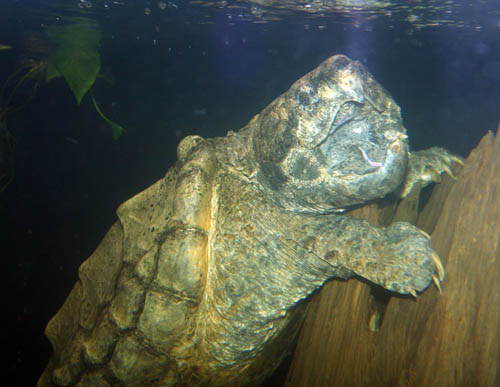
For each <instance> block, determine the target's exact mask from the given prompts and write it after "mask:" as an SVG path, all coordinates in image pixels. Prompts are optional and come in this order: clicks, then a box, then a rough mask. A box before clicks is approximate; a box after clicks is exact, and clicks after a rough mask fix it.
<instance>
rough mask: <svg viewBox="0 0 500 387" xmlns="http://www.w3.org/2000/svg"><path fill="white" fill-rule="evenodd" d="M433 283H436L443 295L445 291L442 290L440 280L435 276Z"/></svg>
mask: <svg viewBox="0 0 500 387" xmlns="http://www.w3.org/2000/svg"><path fill="white" fill-rule="evenodd" d="M432 281H433V282H434V285H436V288H437V289H438V290H439V294H443V291H442V290H441V284H440V283H439V280H438V279H437V277H436V276H435V275H433V276H432Z"/></svg>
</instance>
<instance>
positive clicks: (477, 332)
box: [285, 128, 500, 386]
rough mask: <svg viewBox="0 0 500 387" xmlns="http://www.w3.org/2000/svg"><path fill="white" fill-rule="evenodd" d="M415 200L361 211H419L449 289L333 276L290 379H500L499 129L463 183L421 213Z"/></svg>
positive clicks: (318, 382) (408, 382) (314, 382)
mask: <svg viewBox="0 0 500 387" xmlns="http://www.w3.org/2000/svg"><path fill="white" fill-rule="evenodd" d="M499 132H500V128H499ZM412 201H413V202H412ZM415 201H416V202H418V197H417V198H415V197H413V198H410V199H409V201H407V202H406V203H407V204H406V205H405V204H402V205H400V206H399V207H398V210H397V211H396V212H394V208H393V207H385V208H382V209H381V208H377V207H376V206H374V205H372V206H369V207H368V208H363V209H360V210H357V211H356V212H355V213H354V214H353V216H361V217H364V218H366V219H368V220H369V221H371V222H373V224H378V225H384V224H387V223H388V222H389V221H390V220H391V219H399V220H401V219H409V220H412V219H413V220H415V219H417V226H418V227H420V228H421V229H423V230H425V231H427V232H428V233H431V234H432V245H433V247H434V249H435V250H436V251H437V253H438V254H439V256H440V257H441V260H442V262H443V264H444V265H445V269H446V278H445V281H444V282H443V283H442V290H443V294H442V295H439V292H438V291H437V289H436V288H435V287H431V288H429V289H428V290H427V291H425V292H424V293H423V294H422V295H420V296H419V297H418V298H417V299H414V298H412V297H394V296H393V295H390V294H389V293H386V292H384V291H381V290H380V289H378V288H377V287H374V286H370V285H369V284H366V283H363V282H360V281H358V280H356V279H351V280H349V281H347V282H345V281H331V282H329V283H328V284H326V285H325V286H324V287H323V289H322V290H321V291H320V292H319V294H317V295H316V296H315V297H314V298H313V300H312V301H311V303H310V305H309V310H308V315H307V318H306V321H305V323H304V327H303V329H302V332H301V335H300V338H299V341H298V344H297V348H296V351H295V354H294V357H293V360H292V365H291V367H290V369H289V372H288V375H287V379H286V383H285V385H286V386H500V138H499V134H498V133H497V136H496V137H495V136H494V135H493V134H492V133H491V132H490V133H489V134H487V135H486V136H485V137H484V138H483V139H482V141H481V143H480V144H479V145H478V146H477V148H476V149H474V150H473V151H472V152H471V154H470V155H469V157H468V158H467V160H466V162H465V166H464V167H463V168H462V169H461V171H460V173H459V174H458V180H457V181H456V182H454V181H453V180H451V179H444V180H443V182H442V183H441V184H439V185H437V186H436V188H435V189H434V190H433V192H432V195H431V198H430V199H429V201H428V202H427V203H426V205H425V207H424V208H423V210H422V211H420V212H419V214H418V217H416V216H415V213H414V212H412V211H416V206H415ZM388 214H389V215H388Z"/></svg>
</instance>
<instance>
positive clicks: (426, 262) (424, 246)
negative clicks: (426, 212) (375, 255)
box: [381, 222, 445, 297]
mask: <svg viewBox="0 0 500 387" xmlns="http://www.w3.org/2000/svg"><path fill="white" fill-rule="evenodd" d="M386 230H387V238H388V241H389V244H388V245H387V252H386V254H387V257H392V258H391V259H388V261H389V262H387V269H386V270H387V271H386V272H385V275H384V277H385V278H384V281H383V282H384V283H383V284H381V285H382V286H384V287H385V288H386V289H388V290H391V291H394V292H397V293H400V294H411V295H413V296H414V297H416V296H417V292H422V291H424V290H425V289H426V288H427V287H428V286H429V285H430V283H431V281H432V282H434V284H435V285H436V287H437V288H438V290H439V292H440V293H441V281H443V279H444V274H445V272H444V268H443V265H442V263H441V260H440V259H439V256H438V255H437V254H436V253H435V252H434V251H433V250H432V247H431V246H430V237H429V235H428V234H426V233H425V232H423V231H421V230H419V229H418V228H416V227H415V226H413V225H411V224H409V223H405V222H397V223H394V224H392V225H391V226H389V227H388V228H387V229H386Z"/></svg>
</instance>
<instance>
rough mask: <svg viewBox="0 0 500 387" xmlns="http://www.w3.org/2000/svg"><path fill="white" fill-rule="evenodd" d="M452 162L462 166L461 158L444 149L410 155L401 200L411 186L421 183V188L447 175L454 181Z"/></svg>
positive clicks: (433, 148)
mask: <svg viewBox="0 0 500 387" xmlns="http://www.w3.org/2000/svg"><path fill="white" fill-rule="evenodd" d="M453 162H456V163H458V164H460V165H463V164H464V161H463V159H462V158H461V157H459V156H456V155H454V154H452V153H450V152H448V151H447V150H446V149H443V148H439V147H432V148H429V149H425V150H422V151H419V152H414V153H412V154H410V163H409V169H408V175H407V177H406V181H405V184H404V187H403V191H402V192H401V194H400V196H401V198H404V197H406V196H407V195H408V194H409V193H410V191H411V190H412V188H413V186H414V185H415V184H416V183H418V182H421V183H422V188H423V187H425V186H427V185H428V184H430V183H432V182H435V183H439V182H440V181H441V175H442V174H443V173H447V174H448V175H449V176H450V177H451V178H453V179H456V177H455V175H454V174H453V171H452V169H451V166H452V164H453Z"/></svg>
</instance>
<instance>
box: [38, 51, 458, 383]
mask: <svg viewBox="0 0 500 387" xmlns="http://www.w3.org/2000/svg"><path fill="white" fill-rule="evenodd" d="M177 152H178V159H179V160H178V161H177V163H176V164H175V165H174V166H173V167H172V168H171V169H170V170H169V171H168V172H167V174H166V176H165V178H163V179H161V180H160V181H158V182H157V183H155V184H154V185H153V186H151V187H150V188H148V189H146V190H145V191H143V192H141V193H140V194H138V195H137V196H135V197H133V198H132V199H130V200H128V201H127V202H125V203H123V204H122V205H121V206H120V207H119V209H118V211H117V213H118V218H119V221H117V222H116V223H115V225H113V227H112V228H111V229H110V231H109V232H108V234H107V235H106V237H105V238H104V240H103V242H102V243H101V245H100V246H99V247H98V249H97V250H96V251H95V252H94V253H93V255H92V256H91V257H90V258H89V259H88V260H87V261H86V262H84V263H83V264H82V265H81V267H80V271H79V276H80V280H79V281H78V282H77V283H76V285H75V287H74V288H73V290H72V292H71V293H70V295H69V297H68V299H67V300H66V302H65V304H64V305H63V307H62V308H61V309H60V310H59V312H58V313H57V314H56V315H55V316H54V317H53V318H52V320H51V321H50V322H49V324H48V326H47V329H46V334H47V336H48V338H49V339H50V341H51V343H52V345H53V347H54V355H53V357H52V358H51V360H50V362H49V364H48V366H47V368H46V370H45V372H44V374H43V375H42V377H41V378H40V381H39V385H40V386H45V385H58V386H67V385H75V384H76V385H78V386H110V385H127V386H132V385H134V386H137V385H151V386H153V385H154V386H156V385H158V386H169V385H174V384H178V385H245V384H250V383H251V384H254V385H255V384H257V383H259V382H261V381H262V380H264V379H265V378H266V377H267V376H269V375H270V374H271V373H272V372H273V370H274V369H275V368H276V367H277V366H278V365H279V363H280V361H281V359H282V358H283V356H284V354H285V353H286V350H287V348H288V347H289V344H290V343H291V341H292V340H293V338H294V337H295V335H296V333H297V331H298V329H299V327H300V324H301V322H302V321H303V315H304V313H303V312H304V305H305V303H303V302H299V301H301V300H303V299H305V298H306V297H307V296H308V295H309V294H311V293H312V292H313V291H314V290H316V289H318V288H319V287H321V286H322V285H323V283H324V282H325V281H326V280H328V279H330V278H343V279H345V278H348V277H351V276H354V275H356V276H359V277H363V278H365V279H366V280H368V281H371V282H373V283H375V284H378V285H380V286H382V287H384V288H386V289H389V290H390V291H394V292H396V293H400V294H408V293H411V294H413V295H416V294H417V293H416V292H421V291H423V290H425V289H426V288H427V287H428V285H429V284H430V283H431V282H432V281H433V280H434V282H435V283H436V285H437V286H438V287H439V281H441V280H442V279H443V276H444V270H443V267H442V265H441V263H440V261H439V258H438V257H437V255H436V254H435V253H434V252H433V251H432V249H431V247H430V244H429V236H428V235H426V234H425V233H423V232H421V231H419V230H418V229H417V228H416V227H414V226H412V225H410V224H408V223H402V222H400V223H395V224H393V225H391V226H390V227H387V228H376V227H373V226H371V225H369V224H368V223H367V222H366V221H364V220H359V219H354V218H351V217H348V216H343V215H340V214H339V212H340V211H341V210H342V209H346V208H349V207H351V206H354V205H359V204H361V203H364V202H367V201H370V200H374V199H377V198H381V197H383V196H385V195H387V194H389V193H393V192H396V193H397V194H399V195H400V196H404V195H405V194H406V193H407V192H408V191H409V189H410V188H411V187H412V185H413V184H414V183H415V182H416V181H418V180H421V181H424V182H428V181H430V180H436V179H437V178H438V176H439V175H440V174H441V173H442V172H448V173H450V174H451V169H450V165H451V163H452V161H453V160H455V161H460V160H459V159H458V158H456V157H455V156H453V155H451V154H449V153H447V152H446V151H445V150H443V149H440V148H431V149H430V150H428V151H423V152H417V153H411V154H410V153H409V151H408V144H407V136H406V134H405V128H404V127H403V125H402V121H401V115H400V109H399V107H398V106H397V104H396V103H395V102H394V101H393V100H392V98H391V97H390V96H389V95H388V93H387V92H386V91H385V90H384V89H383V88H382V87H381V86H380V85H379V84H378V83H377V82H376V81H375V80H374V79H373V78H372V77H371V76H370V74H369V73H368V72H367V71H366V70H365V68H364V67H363V66H362V65H361V64H360V63H358V62H356V61H351V60H350V59H349V58H347V57H345V56H341V55H338V56H333V57H331V58H329V59H328V60H326V61H325V62H323V63H322V64H321V65H320V66H319V67H317V68H316V69H315V70H314V71H312V72H311V73H309V74H307V75H305V76H304V77H302V78H301V79H299V80H298V81H297V82H295V83H294V84H293V85H292V86H291V87H290V89H289V90H288V91H287V92H285V93H284V94H283V95H281V96H280V97H278V98H277V99H276V100H275V101H274V102H272V103H271V104H270V105H269V106H268V107H267V108H265V109H264V110H263V111H262V112H261V113H260V114H258V115H256V116H255V117H254V118H253V119H252V120H251V121H250V122H249V123H248V124H247V125H246V126H245V127H244V128H243V129H241V130H240V131H239V132H237V133H235V132H232V131H231V132H229V133H228V134H227V136H226V137H224V138H214V139H203V138H201V137H199V136H189V137H186V138H185V139H183V140H182V142H181V143H180V144H179V146H178V150H177Z"/></svg>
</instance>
